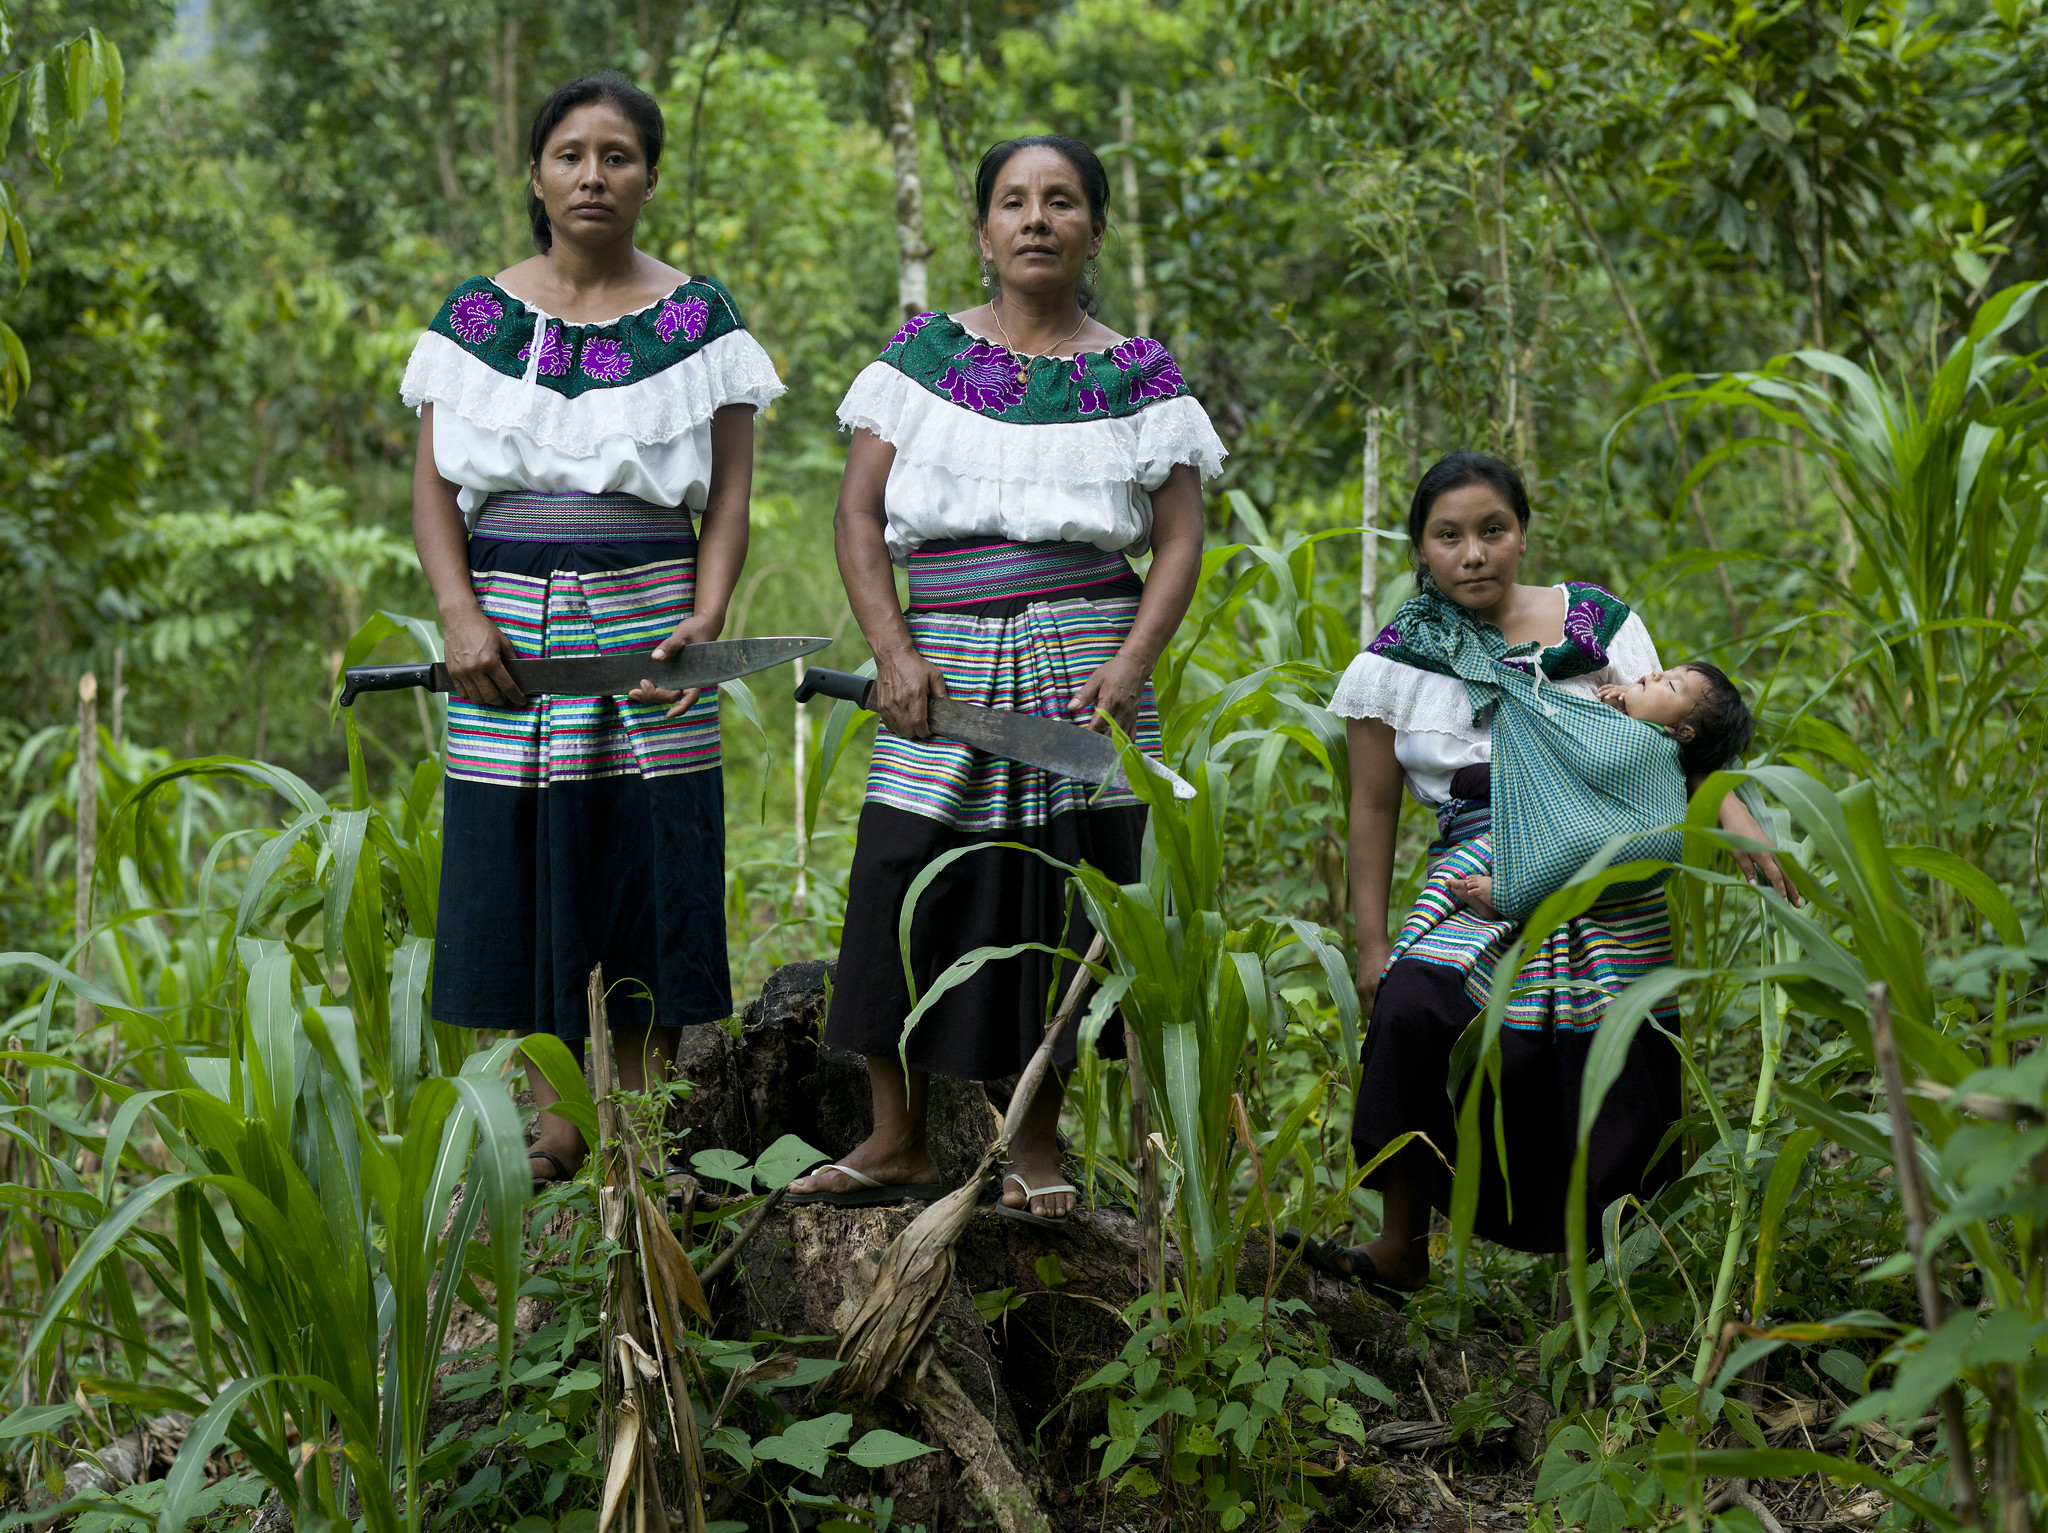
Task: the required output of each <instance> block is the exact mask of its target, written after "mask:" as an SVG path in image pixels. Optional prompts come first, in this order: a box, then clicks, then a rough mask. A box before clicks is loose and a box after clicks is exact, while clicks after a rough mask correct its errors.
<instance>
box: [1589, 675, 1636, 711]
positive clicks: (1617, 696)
mask: <svg viewBox="0 0 2048 1533" xmlns="http://www.w3.org/2000/svg"><path fill="white" fill-rule="evenodd" d="M1626 691H1628V688H1627V687H1623V686H1618V685H1616V684H1615V683H1614V682H1611V681H1610V682H1609V683H1608V684H1607V685H1606V686H1604V687H1598V688H1595V689H1594V692H1593V695H1594V696H1595V697H1597V698H1599V699H1600V701H1601V702H1603V703H1605V704H1607V706H1608V707H1610V708H1619V707H1621V706H1622V701H1621V699H1622V694H1623V693H1625V692H1626Z"/></svg>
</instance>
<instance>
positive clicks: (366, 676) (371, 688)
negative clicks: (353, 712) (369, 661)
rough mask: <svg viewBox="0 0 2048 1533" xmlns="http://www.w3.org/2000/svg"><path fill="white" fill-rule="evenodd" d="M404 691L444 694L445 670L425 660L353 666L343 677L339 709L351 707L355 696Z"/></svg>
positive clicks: (445, 685)
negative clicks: (418, 690)
mask: <svg viewBox="0 0 2048 1533" xmlns="http://www.w3.org/2000/svg"><path fill="white" fill-rule="evenodd" d="M407 687H425V688H426V689H427V690H428V691H429V692H446V691H447V690H448V671H447V667H445V666H442V665H439V664H437V663H434V662H431V661H426V660H417V661H414V662H413V663H412V664H411V665H352V666H350V667H349V668H348V669H347V670H346V671H344V672H343V673H342V679H341V706H342V707H344V708H348V707H353V706H354V704H355V700H356V694H357V693H358V692H402V691H404V690H405V689H406V688H407Z"/></svg>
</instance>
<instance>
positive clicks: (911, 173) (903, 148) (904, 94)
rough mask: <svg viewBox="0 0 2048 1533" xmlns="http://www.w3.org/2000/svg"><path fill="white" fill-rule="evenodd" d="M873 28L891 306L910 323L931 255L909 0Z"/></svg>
mask: <svg viewBox="0 0 2048 1533" xmlns="http://www.w3.org/2000/svg"><path fill="white" fill-rule="evenodd" d="M877 30H878V31H879V32H880V34H881V37H882V43H883V46H882V59H883V69H884V78H883V82H882V100H883V104H884V108H885V110H886V111H887V113H888V119H889V147H890V150H891V152H892V154H893V156H894V160H895V172H896V304H897V307H898V308H899V309H900V310H901V311H902V317H903V318H905V319H909V318H910V317H911V316H912V315H913V314H922V313H923V312H924V311H925V309H926V307H927V303H926V283H925V258H926V257H927V256H929V255H930V254H931V251H930V248H929V247H928V246H927V245H926V244H925V242H924V182H923V181H922V180H921V179H920V178H919V176H918V172H917V24H916V20H915V18H914V17H913V16H912V15H911V13H910V5H909V0H896V3H895V4H892V5H890V6H889V7H888V8H887V9H886V10H884V11H882V12H881V14H880V16H879V17H878V27H877Z"/></svg>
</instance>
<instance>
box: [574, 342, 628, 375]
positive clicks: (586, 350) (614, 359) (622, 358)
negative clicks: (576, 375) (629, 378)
mask: <svg viewBox="0 0 2048 1533" xmlns="http://www.w3.org/2000/svg"><path fill="white" fill-rule="evenodd" d="M632 370H633V355H632V353H631V352H629V351H627V350H626V348H625V347H623V346H621V345H620V344H619V343H618V342H617V341H615V340H613V339H611V338H610V337H609V336H602V335H601V336H599V337H598V338H597V339H596V340H594V341H586V342H585V343H584V346H583V371H584V372H586V373H588V374H589V375H590V376H591V377H593V378H595V379H596V380H597V381H598V382H599V383H617V382H618V381H619V380H620V379H621V378H624V377H625V376H626V374H628V373H630V372H631V371H632Z"/></svg>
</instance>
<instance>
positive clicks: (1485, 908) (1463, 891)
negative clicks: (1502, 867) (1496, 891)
mask: <svg viewBox="0 0 2048 1533" xmlns="http://www.w3.org/2000/svg"><path fill="white" fill-rule="evenodd" d="M1450 888H1451V893H1453V894H1455V895H1456V896H1457V897H1458V902H1459V903H1460V904H1462V905H1464V906H1465V907H1466V908H1467V909H1469V910H1470V911H1471V912H1472V914H1474V915H1475V916H1477V917H1479V919H1480V920H1482V921H1498V920H1499V919H1500V912H1499V911H1498V910H1495V909H1494V908H1493V879H1492V878H1491V877H1489V876H1488V875H1487V874H1485V873H1468V874H1466V875H1465V876H1464V877H1463V878H1454V879H1452V880H1451V885H1450Z"/></svg>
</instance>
